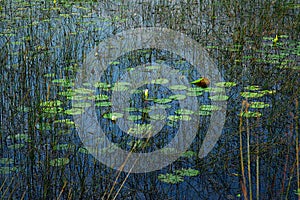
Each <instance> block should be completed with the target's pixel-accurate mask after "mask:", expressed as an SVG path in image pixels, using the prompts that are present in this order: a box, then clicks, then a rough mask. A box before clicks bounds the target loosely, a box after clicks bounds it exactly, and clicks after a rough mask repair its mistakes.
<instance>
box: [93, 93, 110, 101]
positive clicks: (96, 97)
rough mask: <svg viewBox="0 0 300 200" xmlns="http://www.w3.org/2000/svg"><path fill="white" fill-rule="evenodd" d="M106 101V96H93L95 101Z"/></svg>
mask: <svg viewBox="0 0 300 200" xmlns="http://www.w3.org/2000/svg"><path fill="white" fill-rule="evenodd" d="M108 99H109V97H108V95H105V94H99V95H96V96H95V100H96V101H106V100H108Z"/></svg>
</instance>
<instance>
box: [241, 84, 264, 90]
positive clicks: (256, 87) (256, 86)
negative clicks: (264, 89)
mask: <svg viewBox="0 0 300 200" xmlns="http://www.w3.org/2000/svg"><path fill="white" fill-rule="evenodd" d="M244 89H245V90H251V91H258V90H260V89H261V88H260V86H258V85H251V86H247V87H244Z"/></svg>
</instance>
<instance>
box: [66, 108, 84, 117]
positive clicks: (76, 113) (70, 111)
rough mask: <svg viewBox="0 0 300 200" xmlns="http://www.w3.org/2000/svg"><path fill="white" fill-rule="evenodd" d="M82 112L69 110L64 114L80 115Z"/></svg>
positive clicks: (80, 109) (79, 109) (74, 109)
mask: <svg viewBox="0 0 300 200" xmlns="http://www.w3.org/2000/svg"><path fill="white" fill-rule="evenodd" d="M83 112H84V110H83V109H82V108H71V109H69V110H65V114H67V115H80V114H82V113H83Z"/></svg>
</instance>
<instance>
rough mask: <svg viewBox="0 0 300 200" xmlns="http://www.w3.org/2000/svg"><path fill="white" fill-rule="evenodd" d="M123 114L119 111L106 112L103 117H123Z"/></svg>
mask: <svg viewBox="0 0 300 200" xmlns="http://www.w3.org/2000/svg"><path fill="white" fill-rule="evenodd" d="M122 117H123V114H122V113H118V112H112V113H106V114H104V115H103V118H107V119H112V118H115V119H117V118H122Z"/></svg>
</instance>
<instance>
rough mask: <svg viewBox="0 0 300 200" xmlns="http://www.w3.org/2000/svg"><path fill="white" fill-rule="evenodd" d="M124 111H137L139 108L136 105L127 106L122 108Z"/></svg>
mask: <svg viewBox="0 0 300 200" xmlns="http://www.w3.org/2000/svg"><path fill="white" fill-rule="evenodd" d="M123 110H124V111H125V112H138V111H139V109H138V108H136V107H127V108H124V109H123Z"/></svg>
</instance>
